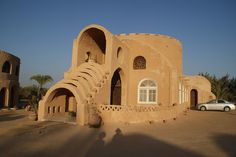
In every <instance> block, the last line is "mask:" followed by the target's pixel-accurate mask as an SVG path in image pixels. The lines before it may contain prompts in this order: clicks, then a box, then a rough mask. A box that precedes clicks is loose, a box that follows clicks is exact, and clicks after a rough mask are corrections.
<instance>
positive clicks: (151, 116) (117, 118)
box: [98, 104, 187, 123]
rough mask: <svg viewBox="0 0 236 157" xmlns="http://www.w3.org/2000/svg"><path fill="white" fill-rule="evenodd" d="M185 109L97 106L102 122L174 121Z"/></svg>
mask: <svg viewBox="0 0 236 157" xmlns="http://www.w3.org/2000/svg"><path fill="white" fill-rule="evenodd" d="M186 109H187V104H181V105H175V106H159V105H145V106H144V105H125V106H120V105H98V112H99V114H100V115H101V117H102V119H103V121H104V122H121V123H140V122H160V121H166V120H170V119H175V118H176V117H178V116H179V114H180V113H182V112H184V111H185V110H186Z"/></svg>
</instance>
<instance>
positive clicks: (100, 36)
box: [86, 28, 106, 54]
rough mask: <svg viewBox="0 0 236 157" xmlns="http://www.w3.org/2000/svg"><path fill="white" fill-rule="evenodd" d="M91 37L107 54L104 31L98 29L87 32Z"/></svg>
mask: <svg viewBox="0 0 236 157" xmlns="http://www.w3.org/2000/svg"><path fill="white" fill-rule="evenodd" d="M86 32H87V33H88V34H89V36H90V37H91V38H92V39H93V40H94V41H95V42H96V43H97V45H98V46H99V48H100V49H101V50H102V52H103V53H104V54H105V51H106V38H105V35H104V33H103V31H101V30H99V29H96V28H91V29H89V30H87V31H86Z"/></svg>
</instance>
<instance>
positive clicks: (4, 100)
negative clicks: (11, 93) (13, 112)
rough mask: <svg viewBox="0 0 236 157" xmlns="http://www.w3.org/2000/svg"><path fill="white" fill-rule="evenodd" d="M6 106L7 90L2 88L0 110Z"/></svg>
mask: <svg viewBox="0 0 236 157" xmlns="http://www.w3.org/2000/svg"><path fill="white" fill-rule="evenodd" d="M4 106H6V88H2V89H1V91H0V108H2V107H4Z"/></svg>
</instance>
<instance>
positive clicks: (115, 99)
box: [110, 69, 122, 105]
mask: <svg viewBox="0 0 236 157" xmlns="http://www.w3.org/2000/svg"><path fill="white" fill-rule="evenodd" d="M119 72H120V69H117V70H116V71H115V72H114V74H113V77H112V80H111V98H110V104H111V105H121V87H122V86H121V85H122V84H121V79H120V73H119Z"/></svg>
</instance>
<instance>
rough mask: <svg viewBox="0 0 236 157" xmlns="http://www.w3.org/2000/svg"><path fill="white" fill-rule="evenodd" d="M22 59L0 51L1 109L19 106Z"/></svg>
mask: <svg viewBox="0 0 236 157" xmlns="http://www.w3.org/2000/svg"><path fill="white" fill-rule="evenodd" d="M19 73H20V59H19V58H18V57H16V56H14V55H12V54H9V53H7V52H5V51H2V50H0V108H4V107H7V108H12V107H15V106H16V105H17V101H18V91H19Z"/></svg>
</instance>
